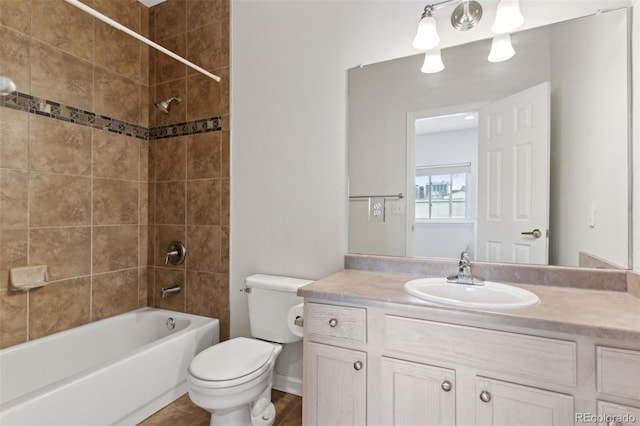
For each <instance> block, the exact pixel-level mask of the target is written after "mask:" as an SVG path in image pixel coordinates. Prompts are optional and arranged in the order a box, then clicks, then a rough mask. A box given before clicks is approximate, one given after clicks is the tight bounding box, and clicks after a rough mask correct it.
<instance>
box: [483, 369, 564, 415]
mask: <svg viewBox="0 0 640 426" xmlns="http://www.w3.org/2000/svg"><path fill="white" fill-rule="evenodd" d="M476 395H477V398H476V404H475V406H476V425H477V426H513V425H519V426H565V425H570V424H572V423H573V421H574V420H573V419H574V411H573V397H572V396H570V395H563V394H560V393H556V392H549V391H545V390H541V389H536V388H532V387H528V386H520V385H516V384H513V383H507V382H502V381H499V380H492V379H489V378H485V377H476Z"/></svg>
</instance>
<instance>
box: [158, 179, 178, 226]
mask: <svg viewBox="0 0 640 426" xmlns="http://www.w3.org/2000/svg"><path fill="white" fill-rule="evenodd" d="M185 187H186V182H185V181H181V182H158V183H157V184H156V209H155V210H156V212H155V214H156V223H161V224H165V225H175V224H179V223H185V190H186V188H185Z"/></svg>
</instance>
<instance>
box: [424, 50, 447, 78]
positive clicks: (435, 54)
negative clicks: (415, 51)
mask: <svg viewBox="0 0 640 426" xmlns="http://www.w3.org/2000/svg"><path fill="white" fill-rule="evenodd" d="M443 69H444V64H443V63H442V57H441V56H440V49H434V50H430V51H428V52H426V53H425V54H424V64H423V65H422V68H421V69H420V71H422V72H423V73H425V74H433V73H436V72H440V71H442V70H443Z"/></svg>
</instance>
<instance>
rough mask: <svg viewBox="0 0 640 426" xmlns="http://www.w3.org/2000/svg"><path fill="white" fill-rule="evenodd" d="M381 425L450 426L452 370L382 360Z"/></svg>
mask: <svg viewBox="0 0 640 426" xmlns="http://www.w3.org/2000/svg"><path fill="white" fill-rule="evenodd" d="M380 372H381V374H382V389H381V392H382V398H381V402H382V417H381V420H382V421H381V423H382V424H385V425H389V426H401V425H403V426H410V425H421V426H450V425H451V426H453V425H455V422H456V386H455V382H456V377H455V372H454V371H453V370H449V369H447V368H439V367H433V366H429V365H424V364H418V363H415V362H407V361H401V360H397V359H393V358H383V359H382V368H381V369H380Z"/></svg>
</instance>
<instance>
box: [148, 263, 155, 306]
mask: <svg viewBox="0 0 640 426" xmlns="http://www.w3.org/2000/svg"><path fill="white" fill-rule="evenodd" d="M154 271H155V268H153V267H148V268H147V306H156V298H155V296H156V292H155V272H154Z"/></svg>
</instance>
